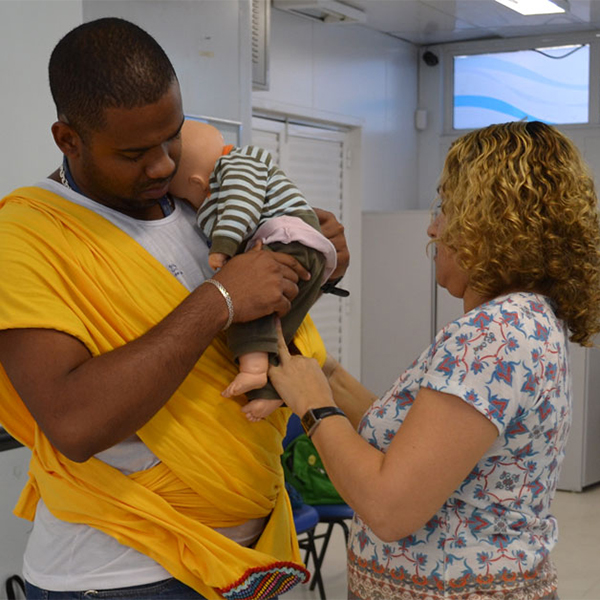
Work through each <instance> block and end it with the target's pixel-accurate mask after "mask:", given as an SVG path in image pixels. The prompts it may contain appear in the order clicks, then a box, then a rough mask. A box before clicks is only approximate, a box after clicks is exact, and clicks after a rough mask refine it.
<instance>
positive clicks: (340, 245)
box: [313, 208, 350, 280]
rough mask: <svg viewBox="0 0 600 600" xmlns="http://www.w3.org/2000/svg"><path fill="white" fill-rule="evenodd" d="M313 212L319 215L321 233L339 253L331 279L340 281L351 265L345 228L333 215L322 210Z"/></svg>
mask: <svg viewBox="0 0 600 600" xmlns="http://www.w3.org/2000/svg"><path fill="white" fill-rule="evenodd" d="M313 210H314V211H315V213H316V214H317V217H319V225H321V233H322V234H323V235H324V236H325V237H326V238H327V239H328V240H329V241H330V242H331V243H332V244H333V245H334V247H335V251H336V253H337V266H336V268H335V271H334V272H333V273H332V274H331V276H330V277H329V279H330V280H332V279H339V278H340V277H343V275H344V273H345V272H346V270H347V269H348V265H349V264H350V252H349V250H348V245H347V244H346V236H345V235H344V226H343V225H342V224H341V223H340V222H339V221H338V220H337V219H336V218H335V215H334V214H333V213H330V212H329V211H327V210H323V209H322V208H315V209H313Z"/></svg>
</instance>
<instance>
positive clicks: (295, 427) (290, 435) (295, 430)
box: [282, 414, 304, 448]
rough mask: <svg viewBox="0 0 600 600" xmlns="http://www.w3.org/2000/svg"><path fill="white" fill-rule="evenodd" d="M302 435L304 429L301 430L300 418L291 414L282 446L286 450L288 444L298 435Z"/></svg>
mask: <svg viewBox="0 0 600 600" xmlns="http://www.w3.org/2000/svg"><path fill="white" fill-rule="evenodd" d="M303 433H304V429H302V423H300V417H299V416H298V415H294V414H292V416H291V417H290V420H289V421H288V425H287V432H286V434H285V437H284V438H283V442H282V445H283V447H284V448H287V446H288V444H289V443H290V442H291V441H292V440H295V439H296V438H297V437H298V436H299V435H302V434H303Z"/></svg>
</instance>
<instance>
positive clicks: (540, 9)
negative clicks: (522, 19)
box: [496, 0, 569, 16]
mask: <svg viewBox="0 0 600 600" xmlns="http://www.w3.org/2000/svg"><path fill="white" fill-rule="evenodd" d="M496 2H498V3H499V4H502V5H503V6H506V7H508V8H510V9H512V10H515V11H517V12H518V13H520V14H522V15H527V16H529V15H552V14H556V13H564V12H566V11H567V10H568V8H569V4H568V2H567V0H496Z"/></svg>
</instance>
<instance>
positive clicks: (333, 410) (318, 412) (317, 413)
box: [300, 406, 346, 437]
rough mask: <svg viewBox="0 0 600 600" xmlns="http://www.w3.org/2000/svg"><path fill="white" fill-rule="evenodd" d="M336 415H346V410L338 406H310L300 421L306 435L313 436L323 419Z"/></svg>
mask: <svg viewBox="0 0 600 600" xmlns="http://www.w3.org/2000/svg"><path fill="white" fill-rule="evenodd" d="M334 415H340V416H342V417H345V416H346V414H345V413H344V411H343V410H342V409H341V408H338V407H337V406H323V407H322V408H309V409H308V410H307V411H306V412H305V413H304V416H303V417H302V419H300V422H301V423H302V427H303V429H304V431H305V433H306V435H307V436H308V437H311V436H312V434H313V433H314V432H315V430H316V429H317V427H318V426H319V423H320V422H321V421H322V420H323V419H326V418H327V417H333V416H334Z"/></svg>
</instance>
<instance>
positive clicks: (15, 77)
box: [0, 0, 82, 197]
mask: <svg viewBox="0 0 600 600" xmlns="http://www.w3.org/2000/svg"><path fill="white" fill-rule="evenodd" d="M81 14H82V9H81V0H57V1H55V2H46V1H45V0H29V1H28V2H22V1H20V0H8V1H3V2H0V49H1V52H2V61H0V81H2V94H0V108H1V111H0V114H2V160H0V194H1V195H0V197H1V196H4V195H5V194H6V193H8V192H9V191H11V190H12V189H14V188H15V187H18V186H23V185H31V184H33V183H35V182H36V181H38V180H40V179H42V178H43V177H45V176H46V175H49V174H50V173H51V172H52V171H54V169H55V168H56V167H57V165H58V164H59V162H60V154H59V152H58V150H57V149H56V146H55V145H54V140H53V139H52V135H51V133H50V125H51V124H52V123H53V122H54V121H55V120H56V111H55V109H54V103H53V102H52V96H51V95H50V88H49V86H48V59H49V58H50V53H51V52H52V49H53V48H54V46H55V44H56V43H57V42H58V40H59V39H60V38H61V37H62V36H63V35H64V34H65V33H67V32H68V31H69V30H70V29H72V28H73V27H75V26H77V25H79V24H80V23H81V19H82V17H81Z"/></svg>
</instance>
